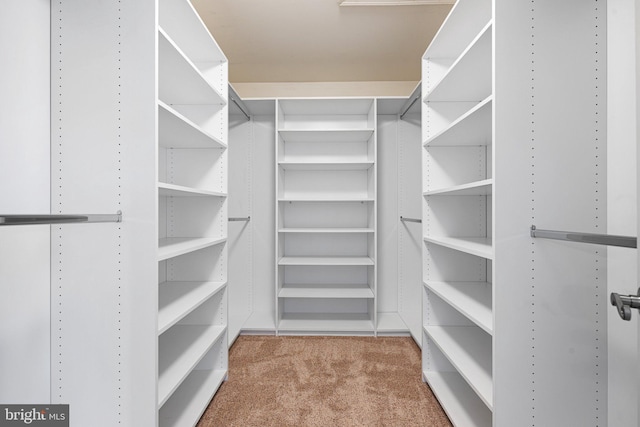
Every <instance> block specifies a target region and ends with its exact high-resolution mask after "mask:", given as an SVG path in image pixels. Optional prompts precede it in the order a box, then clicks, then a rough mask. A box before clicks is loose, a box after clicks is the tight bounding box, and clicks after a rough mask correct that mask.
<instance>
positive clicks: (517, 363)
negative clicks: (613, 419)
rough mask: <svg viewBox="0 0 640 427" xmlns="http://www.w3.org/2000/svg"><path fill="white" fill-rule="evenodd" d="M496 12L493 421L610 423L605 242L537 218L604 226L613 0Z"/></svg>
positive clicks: (602, 229) (503, 7) (502, 7)
mask: <svg viewBox="0 0 640 427" xmlns="http://www.w3.org/2000/svg"><path fill="white" fill-rule="evenodd" d="M495 14H496V15H495V22H496V27H495V31H496V34H495V42H496V46H495V49H496V52H495V55H496V64H495V67H496V69H495V75H496V80H495V84H496V86H495V96H494V108H495V117H494V120H495V126H496V128H495V152H494V156H495V165H494V168H495V174H494V178H495V184H494V195H495V196H496V197H494V203H495V206H494V208H495V209H494V221H495V222H494V226H495V253H496V255H495V260H496V264H495V269H494V275H495V278H494V279H495V280H494V286H495V289H494V316H495V325H494V337H495V343H494V352H495V353H494V354H495V360H494V381H495V402H496V404H497V411H496V412H495V414H494V417H495V418H494V423H495V425H497V426H509V425H512V424H513V420H514V419H518V420H519V422H520V423H521V424H524V425H530V424H535V425H596V424H604V423H605V422H606V421H605V420H606V411H607V386H606V384H607V351H606V348H607V345H606V341H607V340H606V329H607V328H606V321H607V311H608V310H609V308H608V306H609V301H608V297H607V294H606V291H607V289H606V277H607V271H606V270H607V268H606V267H607V265H606V264H607V261H606V249H605V248H602V247H599V246H590V245H584V244H575V243H567V242H557V241H552V240H544V239H536V240H532V239H531V237H529V233H528V230H529V226H530V225H531V224H535V225H537V226H538V227H539V228H546V229H556V230H568V231H582V232H593V233H606V224H607V223H606V217H607V215H606V176H607V173H606V172H607V169H606V162H607V157H606V144H605V141H606V2H602V1H596V0H589V1H585V0H571V1H563V2H557V1H551V0H534V1H532V2H528V3H527V5H526V6H525V5H523V4H522V3H521V2H513V1H508V0H507V1H501V2H496V7H495ZM567 52H571V55H567ZM498 76H499V78H498ZM523 100H528V101H526V102H524V101H523ZM518 107H519V108H518ZM569 300H570V301H571V302H570V303H566V301H569Z"/></svg>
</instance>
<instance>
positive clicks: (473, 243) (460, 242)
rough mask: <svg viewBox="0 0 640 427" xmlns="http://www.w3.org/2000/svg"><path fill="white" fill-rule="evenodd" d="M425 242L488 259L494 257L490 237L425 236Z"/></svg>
mask: <svg viewBox="0 0 640 427" xmlns="http://www.w3.org/2000/svg"><path fill="white" fill-rule="evenodd" d="M424 241H425V242H428V243H434V244H436V245H440V246H444V247H446V248H449V249H455V250H457V251H460V252H465V253H468V254H471V255H475V256H479V257H482V258H486V259H493V246H492V245H491V238H489V237H434V236H429V237H425V238H424Z"/></svg>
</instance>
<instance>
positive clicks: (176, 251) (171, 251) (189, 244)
mask: <svg viewBox="0 0 640 427" xmlns="http://www.w3.org/2000/svg"><path fill="white" fill-rule="evenodd" d="M226 241H227V239H226V238H222V239H215V238H212V237H168V238H165V239H160V243H159V247H158V261H164V260H165V259H169V258H173V257H177V256H180V255H184V254H188V253H189V252H194V251H197V250H200V249H204V248H207V247H209V246H215V245H219V244H221V243H224V242H226Z"/></svg>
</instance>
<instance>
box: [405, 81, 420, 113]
mask: <svg viewBox="0 0 640 427" xmlns="http://www.w3.org/2000/svg"><path fill="white" fill-rule="evenodd" d="M421 96H422V82H420V83H418V86H416V88H415V89H414V90H413V93H412V94H411V96H410V97H409V99H408V100H407V102H405V104H404V105H403V106H402V109H401V110H400V120H403V119H404V116H405V114H407V112H408V111H409V110H410V109H411V107H413V104H415V103H416V101H418V99H420V97H421Z"/></svg>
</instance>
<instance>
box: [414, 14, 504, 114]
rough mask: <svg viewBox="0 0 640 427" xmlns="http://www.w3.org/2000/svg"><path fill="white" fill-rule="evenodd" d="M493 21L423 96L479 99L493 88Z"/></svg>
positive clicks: (454, 99)
mask: <svg viewBox="0 0 640 427" xmlns="http://www.w3.org/2000/svg"><path fill="white" fill-rule="evenodd" d="M491 28H492V23H491V22H490V23H488V24H487V25H486V26H485V27H484V29H483V30H482V32H481V33H480V34H479V35H478V36H477V37H476V39H475V40H474V41H473V42H472V43H471V44H470V45H469V47H468V48H467V49H466V50H465V51H464V52H463V53H462V54H461V55H460V57H459V58H458V59H457V60H456V61H455V62H454V63H453V65H451V68H449V70H448V72H447V73H446V74H445V75H444V77H443V78H442V80H441V81H440V82H438V83H437V84H436V85H435V86H434V87H433V89H431V91H430V92H429V93H427V95H426V96H425V97H424V102H431V101H447V102H451V101H478V102H480V101H482V100H483V99H485V98H487V97H488V96H489V95H491V92H492V63H491V61H492V55H491V49H492V31H491Z"/></svg>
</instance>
